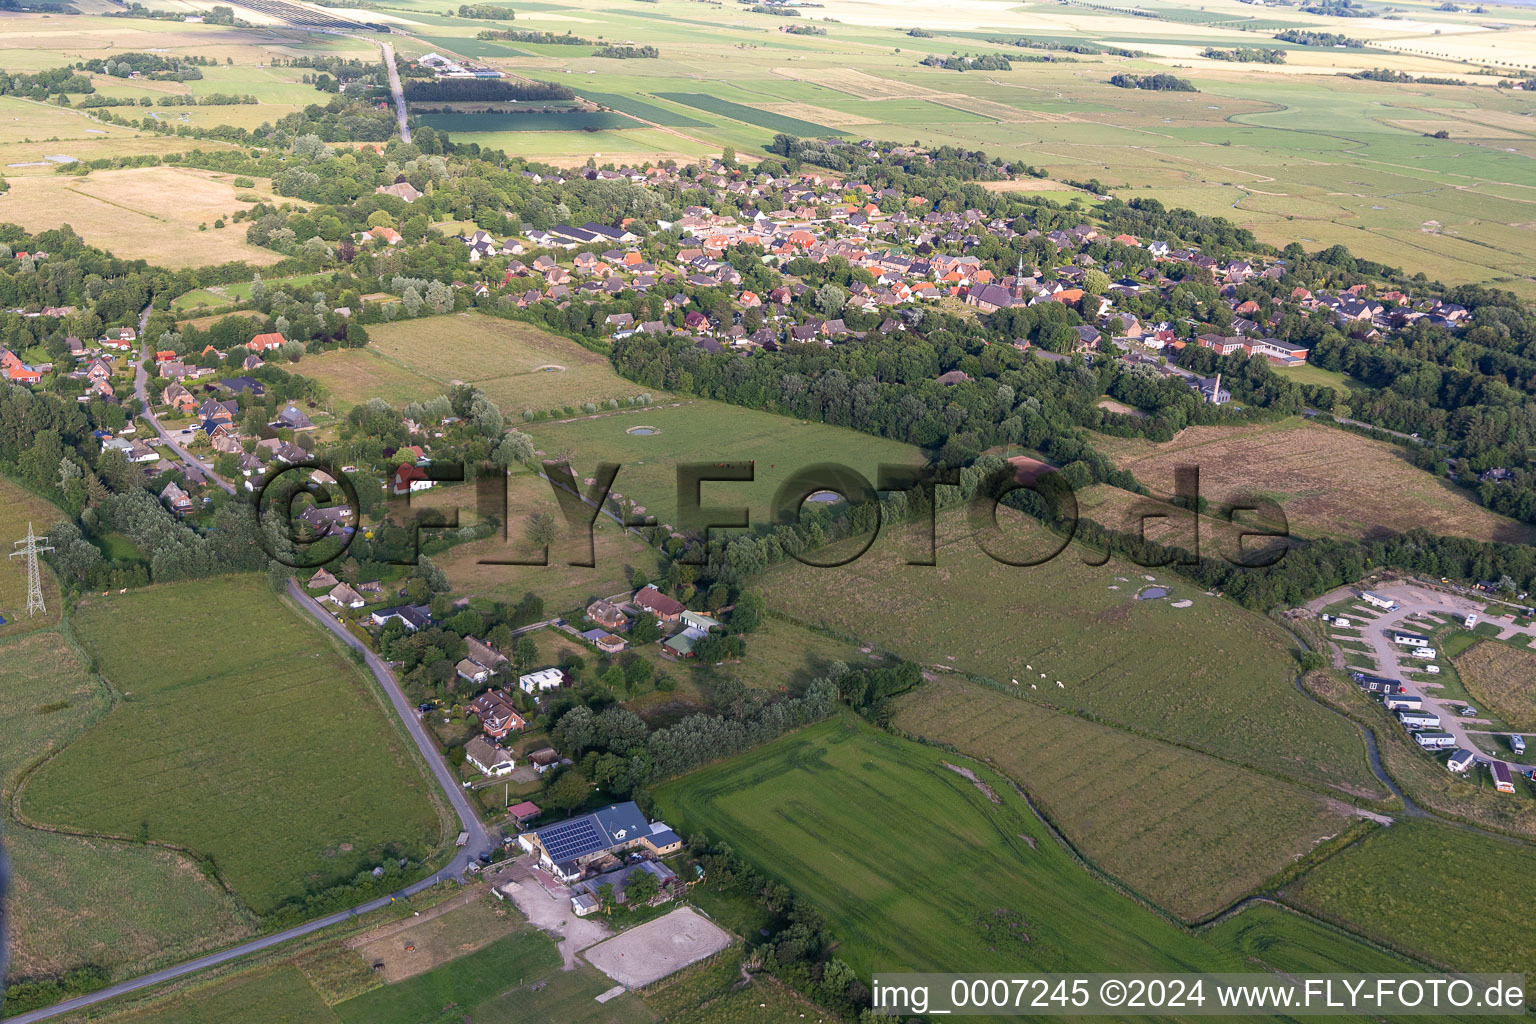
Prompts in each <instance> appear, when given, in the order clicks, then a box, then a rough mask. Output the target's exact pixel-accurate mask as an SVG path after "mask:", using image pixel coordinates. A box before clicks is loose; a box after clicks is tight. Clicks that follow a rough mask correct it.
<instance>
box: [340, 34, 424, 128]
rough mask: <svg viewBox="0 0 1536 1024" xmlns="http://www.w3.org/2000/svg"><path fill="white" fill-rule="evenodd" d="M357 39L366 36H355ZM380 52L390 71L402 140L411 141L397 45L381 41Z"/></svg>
mask: <svg viewBox="0 0 1536 1024" xmlns="http://www.w3.org/2000/svg"><path fill="white" fill-rule="evenodd" d="M353 38H355V39H362V38H365V37H363V36H354V37H353ZM379 52H380V53H381V54H383V55H384V68H385V70H387V71H388V72H389V91H390V92H392V93H394V95H395V120H396V121H398V122H399V123H400V141H401V142H410V141H411V126H410V125H409V124H408V123H407V122H406V113H405V90H404V89H402V88H400V71H399V69H398V68H396V67H395V47H394V45H393V44H391V43H386V42H384V41H382V40H380V41H379Z"/></svg>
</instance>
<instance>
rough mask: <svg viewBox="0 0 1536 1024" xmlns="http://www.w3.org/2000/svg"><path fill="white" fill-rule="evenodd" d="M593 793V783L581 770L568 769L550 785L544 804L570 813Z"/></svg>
mask: <svg viewBox="0 0 1536 1024" xmlns="http://www.w3.org/2000/svg"><path fill="white" fill-rule="evenodd" d="M567 717H569V716H567ZM591 792H592V783H591V782H590V781H589V780H588V779H587V777H586V776H585V775H583V774H582V773H581V770H580V769H579V768H567V769H566V770H565V771H563V772H561V773H560V777H559V778H557V779H555V781H554V783H553V784H551V785H550V787H549V792H548V793H545V794H544V802H545V803H547V804H549V805H550V806H551V807H553V808H555V809H556V810H558V811H564V812H566V813H570V812H571V811H574V810H575V809H576V808H578V807H580V806H581V805H582V804H584V803H586V802H587V795H588V794H589V793H591Z"/></svg>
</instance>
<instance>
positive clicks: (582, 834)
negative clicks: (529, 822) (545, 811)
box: [539, 815, 608, 864]
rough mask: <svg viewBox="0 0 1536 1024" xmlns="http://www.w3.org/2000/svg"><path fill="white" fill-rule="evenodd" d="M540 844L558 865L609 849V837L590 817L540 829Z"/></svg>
mask: <svg viewBox="0 0 1536 1024" xmlns="http://www.w3.org/2000/svg"><path fill="white" fill-rule="evenodd" d="M539 842H541V843H543V844H544V850H545V852H546V853H548V854H549V859H550V860H552V861H554V862H555V863H556V864H562V863H564V862H565V861H568V860H572V859H574V858H576V857H582V856H585V855H586V854H589V853H592V852H593V851H595V850H602V849H606V848H607V847H608V840H607V837H606V836H604V835H603V834H602V833H601V832H599V831H598V828H597V825H596V823H595V822H594V821H593V820H592V818H591V816H590V815H589V816H586V817H582V818H576V819H574V820H572V821H563V822H561V823H560V824H558V825H552V826H550V827H549V828H547V829H540V830H539Z"/></svg>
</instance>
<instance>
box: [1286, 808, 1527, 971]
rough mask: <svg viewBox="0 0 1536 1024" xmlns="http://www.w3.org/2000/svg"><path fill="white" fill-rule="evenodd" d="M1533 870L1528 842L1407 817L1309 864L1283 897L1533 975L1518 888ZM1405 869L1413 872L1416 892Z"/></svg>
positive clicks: (1361, 925) (1423, 945) (1377, 932)
mask: <svg viewBox="0 0 1536 1024" xmlns="http://www.w3.org/2000/svg"><path fill="white" fill-rule="evenodd" d="M1505 799H1511V798H1509V797H1506V798H1505ZM1427 866H1432V868H1433V870H1426V867H1427ZM1533 870H1536V853H1533V852H1532V850H1531V848H1530V847H1529V846H1527V845H1524V844H1520V843H1514V842H1510V841H1508V840H1503V839H1497V838H1493V837H1490V836H1486V835H1480V834H1474V833H1468V832H1465V831H1461V830H1457V829H1452V828H1447V827H1445V826H1442V825H1435V824H1431V823H1429V822H1421V821H1400V822H1398V823H1397V824H1395V825H1393V826H1392V827H1391V828H1385V829H1377V830H1376V831H1374V832H1373V833H1372V834H1371V835H1369V836H1367V837H1366V838H1365V839H1364V840H1362V841H1361V842H1359V843H1357V844H1356V845H1355V846H1353V847H1351V848H1350V849H1348V850H1346V851H1344V852H1343V853H1341V854H1339V855H1338V856H1337V857H1334V858H1332V859H1330V860H1328V861H1327V862H1325V863H1324V864H1322V865H1320V866H1319V867H1318V868H1316V869H1315V870H1313V871H1311V872H1309V873H1308V874H1307V875H1306V876H1304V877H1303V878H1302V879H1301V880H1300V881H1299V882H1297V883H1295V884H1294V885H1293V886H1291V888H1290V889H1289V890H1288V891H1287V893H1286V896H1285V898H1286V901H1287V902H1290V903H1294V904H1295V905H1296V906H1298V907H1300V908H1301V909H1303V910H1306V911H1308V912H1310V913H1313V914H1316V915H1317V916H1319V917H1322V918H1324V919H1327V920H1331V921H1335V922H1337V923H1339V924H1340V925H1342V926H1344V927H1346V928H1349V929H1351V930H1353V931H1356V932H1359V933H1361V934H1364V935H1367V936H1369V937H1371V938H1373V939H1375V940H1377V941H1379V942H1383V943H1385V944H1387V945H1389V946H1392V947H1394V948H1398V949H1402V950H1404V951H1406V952H1408V953H1410V954H1412V955H1415V956H1418V957H1422V958H1424V959H1426V960H1428V961H1430V962H1433V963H1439V964H1444V965H1445V966H1447V967H1450V968H1453V969H1459V970H1475V971H1509V972H1516V973H1522V974H1525V975H1528V976H1529V975H1531V974H1532V973H1533V969H1536V933H1533V932H1532V930H1531V927H1530V921H1529V919H1528V918H1529V915H1528V913H1527V910H1528V908H1527V906H1526V904H1525V901H1524V900H1523V898H1522V897H1521V896H1520V894H1521V893H1523V892H1525V891H1526V889H1527V886H1528V883H1529V879H1530V876H1531V872H1532V871H1533ZM1404 878H1412V879H1413V888H1412V896H1411V898H1410V896H1409V895H1408V893H1406V892H1405V891H1404V889H1403V887H1402V886H1401V884H1400V883H1401V882H1402V880H1403V879H1404ZM1426 908H1432V912H1429V913H1426V912H1425V910H1426Z"/></svg>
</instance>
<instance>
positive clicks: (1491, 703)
mask: <svg viewBox="0 0 1536 1024" xmlns="http://www.w3.org/2000/svg"><path fill="white" fill-rule="evenodd" d="M1456 671H1457V673H1458V674H1460V676H1461V681H1462V683H1463V684H1464V685H1465V686H1466V688H1467V693H1468V694H1470V695H1471V697H1472V699H1473V700H1475V701H1476V702H1477V704H1478V705H1480V706H1482V707H1484V708H1488V709H1491V710H1492V711H1493V712H1494V713H1495V714H1497V715H1498V716H1499V717H1500V718H1502V719H1503V720H1504V721H1505V723H1507V724H1508V725H1509V726H1510V727H1511V728H1514V729H1536V651H1531V650H1530V649H1522V648H1517V647H1513V646H1511V645H1509V644H1501V643H1496V642H1494V641H1492V640H1484V641H1482V642H1481V643H1478V644H1475V645H1473V646H1472V647H1470V648H1468V649H1467V651H1466V652H1465V653H1464V654H1461V655H1459V656H1457V658H1456Z"/></svg>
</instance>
